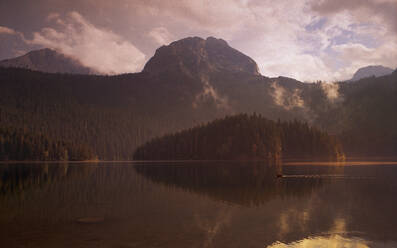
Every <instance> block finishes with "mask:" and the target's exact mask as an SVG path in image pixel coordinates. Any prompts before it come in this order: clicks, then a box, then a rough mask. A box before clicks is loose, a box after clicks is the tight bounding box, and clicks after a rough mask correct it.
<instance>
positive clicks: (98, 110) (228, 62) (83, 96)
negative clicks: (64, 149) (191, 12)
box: [0, 37, 397, 160]
mask: <svg viewBox="0 0 397 248" xmlns="http://www.w3.org/2000/svg"><path fill="white" fill-rule="evenodd" d="M394 106H397V74H396V73H394V74H391V75H386V76H383V77H376V78H372V77H370V78H365V79H362V80H360V83H359V84H352V83H349V82H341V83H337V84H326V83H313V84H311V83H302V82H299V81H297V80H294V79H291V78H286V77H277V78H269V77H266V76H262V75H260V74H259V72H258V70H257V66H256V63H255V62H254V61H253V60H252V59H250V58H249V57H248V56H246V55H244V54H242V53H240V52H238V51H236V50H235V49H233V48H231V47H230V46H229V45H227V43H226V42H224V41H223V40H221V39H215V38H211V37H209V38H207V39H201V38H197V37H193V38H186V39H182V40H179V41H175V42H173V43H171V44H170V45H169V46H163V47H161V48H159V49H158V50H157V51H156V53H155V55H154V56H153V57H152V58H151V59H150V60H149V61H148V63H147V64H146V65H145V68H144V70H143V71H142V72H140V73H130V74H123V75H115V76H100V75H75V74H54V73H44V72H38V71H31V70H26V69H21V68H0V128H5V129H7V130H9V129H10V128H12V129H17V130H23V131H24V132H27V133H31V134H33V135H40V134H43V133H44V134H46V135H47V136H48V138H49V139H50V140H54V141H62V142H65V143H68V144H86V145H87V146H89V148H91V149H92V151H93V153H94V154H95V155H97V156H98V158H99V159H106V160H123V159H132V158H133V153H134V150H135V149H136V148H137V147H139V146H141V145H142V144H144V143H146V142H148V141H149V140H152V139H153V138H155V137H160V136H163V135H165V134H168V133H175V132H178V131H180V130H184V129H189V128H191V127H193V126H197V125H200V124H205V123H207V122H209V121H213V120H215V119H217V118H223V117H225V116H227V115H234V114H239V113H253V112H256V114H261V115H262V116H264V117H265V118H267V119H271V120H278V119H280V120H281V121H292V120H294V119H296V120H299V121H303V122H308V123H309V125H310V126H314V127H318V128H320V129H321V130H326V131H327V132H329V133H331V134H332V135H335V136H339V137H340V138H341V140H342V143H343V146H344V151H345V152H346V153H347V155H350V154H354V155H357V156H359V155H362V154H364V155H378V156H380V155H397V143H396V141H397V131H396V129H395V126H397V115H396V113H395V111H396V110H395V108H394ZM1 140H2V139H1V137H0V146H1ZM1 149H2V148H1V147H0V150H1Z"/></svg>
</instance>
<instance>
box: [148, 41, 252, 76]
mask: <svg viewBox="0 0 397 248" xmlns="http://www.w3.org/2000/svg"><path fill="white" fill-rule="evenodd" d="M172 71H182V72H184V73H187V74H190V75H197V74H198V73H208V72H232V73H233V72H241V73H247V74H252V75H259V71H258V66H257V64H256V63H255V61H254V60H252V59H251V58H250V57H248V56H246V55H244V54H243V53H241V52H239V51H237V50H235V49H233V48H231V47H230V46H229V45H228V44H227V42H226V41H224V40H222V39H216V38H213V37H208V38H207V39H206V40H204V39H202V38H199V37H190V38H185V39H182V40H178V41H175V42H172V43H171V44H170V45H168V46H162V47H160V48H159V49H157V50H156V53H155V55H154V56H153V57H152V58H151V59H150V60H149V61H148V62H147V64H146V65H145V67H144V69H143V72H148V73H162V72H172Z"/></svg>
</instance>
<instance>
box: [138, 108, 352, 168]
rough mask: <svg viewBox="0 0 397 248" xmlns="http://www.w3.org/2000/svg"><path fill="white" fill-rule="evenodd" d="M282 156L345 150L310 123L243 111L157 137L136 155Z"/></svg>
mask: <svg viewBox="0 0 397 248" xmlns="http://www.w3.org/2000/svg"><path fill="white" fill-rule="evenodd" d="M281 158H313V159H331V160H341V159H343V158H344V153H343V151H342V147H341V145H340V143H339V142H338V141H337V140H336V139H335V138H333V137H331V136H329V135H328V134H327V133H325V132H321V131H319V130H317V129H315V128H310V127H309V126H308V125H307V124H304V123H301V122H299V121H293V122H274V121H271V120H268V119H265V118H263V117H261V116H260V115H259V116H258V115H256V114H254V115H246V114H241V115H236V116H231V117H226V118H224V119H218V120H215V121H213V122H210V123H208V124H206V125H202V126H198V127H195V128H191V129H188V130H184V131H181V132H178V133H175V134H171V135H166V136H164V137H160V138H156V139H154V140H151V141H149V142H148V143H146V144H144V145H142V146H140V147H139V148H138V149H137V150H136V152H135V154H134V159H136V160H192V159H193V160H235V159H265V160H271V161H275V160H279V159H281Z"/></svg>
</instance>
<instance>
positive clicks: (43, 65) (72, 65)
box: [0, 48, 95, 74]
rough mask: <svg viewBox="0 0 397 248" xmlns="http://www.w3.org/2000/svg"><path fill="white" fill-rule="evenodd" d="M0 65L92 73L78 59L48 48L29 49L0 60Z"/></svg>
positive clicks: (43, 70) (34, 69)
mask: <svg viewBox="0 0 397 248" xmlns="http://www.w3.org/2000/svg"><path fill="white" fill-rule="evenodd" d="M0 67H15V68H24V69H29V70H33V71H42V72H48V73H70V74H94V73H95V71H94V70H93V69H91V68H88V67H86V66H84V65H82V64H81V63H80V62H79V61H78V60H76V59H74V58H72V57H69V56H66V55H65V54H63V53H59V52H57V51H55V50H53V49H50V48H43V49H39V50H33V51H30V52H28V53H26V54H24V55H22V56H19V57H15V58H10V59H5V60H2V61H0Z"/></svg>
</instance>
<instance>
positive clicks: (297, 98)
mask: <svg viewBox="0 0 397 248" xmlns="http://www.w3.org/2000/svg"><path fill="white" fill-rule="evenodd" d="M271 88H272V89H273V92H272V97H273V100H274V103H275V104H276V105H278V106H280V107H283V108H284V109H286V110H291V109H294V108H305V102H304V100H303V99H302V96H301V94H302V92H301V91H300V90H299V89H294V90H293V91H292V92H290V91H288V90H286V89H285V88H284V87H283V86H281V85H279V84H278V83H277V82H273V83H272V84H271Z"/></svg>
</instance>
